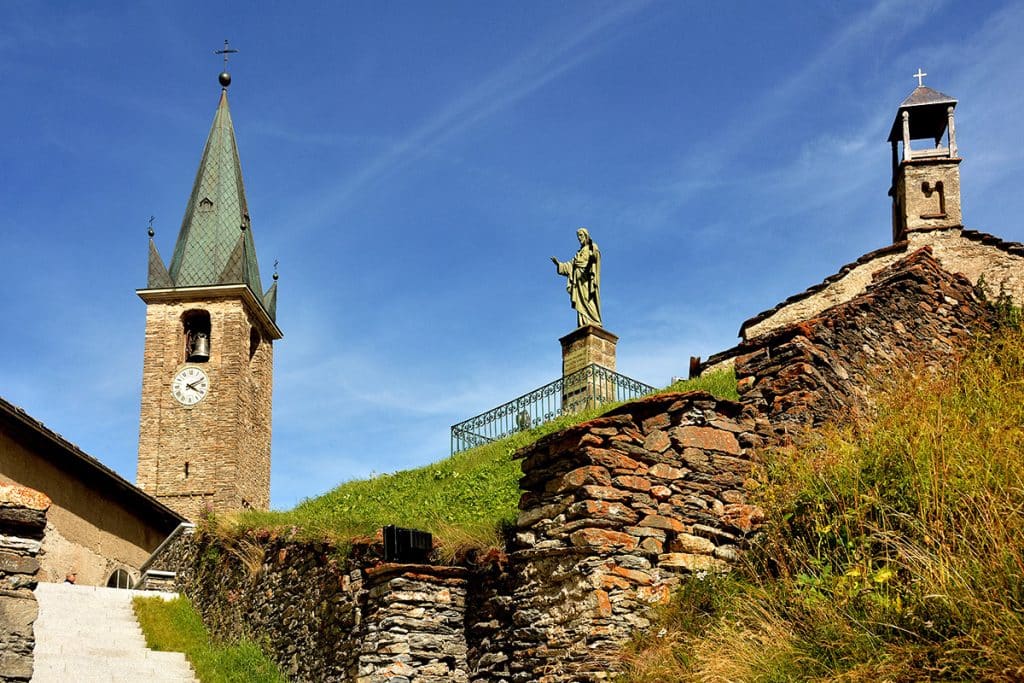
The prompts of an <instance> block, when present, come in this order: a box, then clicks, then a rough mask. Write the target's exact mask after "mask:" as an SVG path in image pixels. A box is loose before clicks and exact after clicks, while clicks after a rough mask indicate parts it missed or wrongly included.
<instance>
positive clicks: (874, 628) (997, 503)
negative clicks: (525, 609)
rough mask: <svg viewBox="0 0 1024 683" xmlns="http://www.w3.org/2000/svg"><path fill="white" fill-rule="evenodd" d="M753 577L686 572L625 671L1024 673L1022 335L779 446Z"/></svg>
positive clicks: (661, 678) (660, 678) (986, 346)
mask: <svg viewBox="0 0 1024 683" xmlns="http://www.w3.org/2000/svg"><path fill="white" fill-rule="evenodd" d="M760 481H761V486H760V487H759V489H758V491H757V492H756V495H757V497H758V498H759V499H760V503H761V504H762V505H763V506H764V507H765V509H766V512H767V513H768V517H769V520H770V522H769V524H768V528H767V532H766V534H765V536H764V538H763V541H762V543H761V544H760V547H759V548H758V549H757V551H756V552H754V553H753V555H752V557H751V558H750V564H749V566H748V567H746V568H745V569H744V570H743V571H741V572H737V573H734V574H733V575H732V576H729V577H724V578H722V577H718V578H716V577H708V578H706V579H705V580H702V581H690V582H688V584H687V585H686V586H685V588H684V589H683V591H681V592H680V593H679V594H678V595H677V596H676V597H675V601H674V603H673V604H672V606H671V607H670V608H667V609H664V610H662V611H661V612H660V613H659V615H658V619H659V620H660V623H658V624H657V625H656V626H655V627H654V629H653V637H651V635H647V636H645V637H644V638H643V639H642V640H639V641H638V643H637V644H636V645H635V646H633V647H632V648H631V649H630V650H629V652H628V653H627V655H626V656H627V657H628V658H629V659H630V660H631V661H632V663H633V664H632V666H633V669H632V672H631V674H630V675H629V676H628V677H627V680H630V681H635V682H654V681H657V682H659V683H667V682H669V681H693V680H697V681H804V680H821V681H873V682H874V681H878V682H881V681H894V682H895V681H919V680H955V681H968V680H969V681H985V680H989V681H997V680H999V681H1024V340H1022V335H1021V333H1020V331H1019V330H1013V331H1006V332H1004V333H1001V334H1000V335H999V336H998V337H997V338H995V339H992V340H988V341H986V342H984V343H983V344H982V345H981V346H980V348H978V349H977V350H976V351H975V352H973V353H972V354H971V355H970V356H969V357H968V358H967V359H966V360H964V361H963V362H961V363H960V364H958V365H956V366H955V367H951V368H947V372H946V373H943V374H942V375H941V376H940V375H937V374H936V373H932V372H929V371H927V370H924V369H921V368H918V369H917V372H916V374H915V373H914V372H911V371H908V372H907V374H906V375H905V376H904V377H903V378H902V381H901V382H900V383H899V385H898V386H895V387H894V388H893V389H892V390H891V391H890V392H889V393H888V394H887V395H886V396H884V397H883V398H882V400H881V401H880V403H879V406H878V414H877V416H876V417H875V419H873V420H872V421H870V422H864V423H861V424H856V425H851V426H847V427H845V428H842V429H840V428H834V429H830V430H826V431H825V432H823V433H822V434H820V437H819V438H818V440H817V441H816V442H815V443H813V444H811V445H810V446H808V447H806V448H803V449H802V450H801V451H799V452H779V453H775V454H772V455H771V456H769V458H768V460H767V462H766V463H765V466H764V468H763V471H762V472H761V475H760Z"/></svg>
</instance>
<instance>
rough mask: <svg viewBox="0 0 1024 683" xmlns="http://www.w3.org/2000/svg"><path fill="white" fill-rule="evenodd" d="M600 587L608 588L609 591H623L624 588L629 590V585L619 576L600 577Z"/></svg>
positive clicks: (607, 575)
mask: <svg viewBox="0 0 1024 683" xmlns="http://www.w3.org/2000/svg"><path fill="white" fill-rule="evenodd" d="M601 587H602V588H608V589H611V590H615V589H619V590H623V589H625V588H629V587H630V583H629V581H626V580H625V579H624V578H622V577H621V576H612V575H611V574H604V575H602V576H601Z"/></svg>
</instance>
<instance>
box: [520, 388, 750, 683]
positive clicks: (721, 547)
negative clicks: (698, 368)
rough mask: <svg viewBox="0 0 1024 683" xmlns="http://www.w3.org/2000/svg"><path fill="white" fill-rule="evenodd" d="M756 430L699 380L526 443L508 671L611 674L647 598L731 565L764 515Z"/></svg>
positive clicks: (588, 676)
mask: <svg viewBox="0 0 1024 683" xmlns="http://www.w3.org/2000/svg"><path fill="white" fill-rule="evenodd" d="M757 442H758V437H757V436H756V435H755V434H754V422H753V421H752V420H751V419H749V418H748V417H747V416H745V415H744V414H743V407H742V406H741V405H740V404H738V403H733V402H731V401H722V400H717V399H715V398H714V397H712V396H711V395H710V394H706V393H702V392H697V393H689V394H665V395H660V396H654V397H650V398H647V399H642V400H640V401H636V402H633V403H630V404H627V405H625V406H622V407H621V408H619V409H617V410H614V411H612V412H611V413H610V414H608V415H606V416H604V417H601V418H598V419H596V420H592V421H590V422H586V423H583V424H581V425H577V426H575V427H571V428H569V429H567V430H565V431H563V432H560V433H558V434H553V435H551V436H549V437H546V438H544V439H542V440H540V441H538V442H537V443H536V444H533V445H532V446H530V447H528V448H526V449H525V450H524V451H522V452H521V453H520V454H519V457H521V458H522V459H523V465H522V467H523V478H522V479H521V480H520V487H521V488H522V489H523V496H522V499H521V501H520V510H521V511H520V514H519V519H518V523H517V527H518V530H517V533H516V536H515V542H514V546H513V547H514V550H513V552H512V553H511V554H510V558H509V559H510V561H511V564H512V567H513V570H512V575H513V576H514V577H516V581H515V585H514V589H513V593H512V605H514V611H513V614H512V627H511V639H510V640H511V643H510V645H511V653H510V657H509V659H510V662H511V664H510V667H509V673H510V674H511V678H510V680H511V681H523V682H525V681H538V680H539V681H545V682H548V681H550V682H555V681H589V680H603V679H605V678H607V677H608V676H610V675H611V674H612V673H614V672H615V671H616V669H617V668H618V666H619V661H618V657H617V654H618V651H619V649H620V647H621V646H622V644H623V643H624V642H625V641H626V640H628V638H629V637H630V635H631V634H632V633H634V632H635V631H636V630H637V629H642V628H646V627H647V626H648V625H649V624H648V621H647V618H646V617H645V616H644V613H645V611H646V608H647V607H649V606H651V605H653V604H658V603H664V602H666V601H668V599H669V597H670V593H671V589H672V588H673V587H674V586H675V585H676V584H677V583H678V582H679V581H680V580H681V578H682V577H685V576H688V575H698V576H699V575H701V574H703V573H706V572H716V571H725V570H727V569H728V566H729V562H730V561H732V560H734V559H735V558H736V556H737V553H738V552H740V550H741V549H742V548H743V547H744V545H745V544H746V542H747V539H748V538H749V536H750V535H751V534H752V533H753V532H754V531H755V530H756V529H757V526H758V523H759V522H760V520H761V516H762V515H761V513H760V511H759V510H758V509H757V508H755V507H752V506H750V505H748V504H747V499H746V488H745V482H746V481H747V478H748V475H749V474H750V471H751V466H752V465H751V461H750V458H749V450H748V449H749V448H751V447H752V446H754V445H755V444H756V443H757ZM538 672H543V675H540V674H539V673H538Z"/></svg>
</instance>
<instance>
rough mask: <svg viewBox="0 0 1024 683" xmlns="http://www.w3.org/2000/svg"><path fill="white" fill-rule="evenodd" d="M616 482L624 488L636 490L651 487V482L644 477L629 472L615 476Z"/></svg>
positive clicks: (644, 489)
mask: <svg viewBox="0 0 1024 683" xmlns="http://www.w3.org/2000/svg"><path fill="white" fill-rule="evenodd" d="M615 483H616V484H617V485H618V486H621V487H622V488H624V489H632V490H634V491H646V490H648V489H649V488H651V482H650V481H649V480H648V479H646V478H644V477H634V476H632V475H629V474H623V475H622V476H619V477H615Z"/></svg>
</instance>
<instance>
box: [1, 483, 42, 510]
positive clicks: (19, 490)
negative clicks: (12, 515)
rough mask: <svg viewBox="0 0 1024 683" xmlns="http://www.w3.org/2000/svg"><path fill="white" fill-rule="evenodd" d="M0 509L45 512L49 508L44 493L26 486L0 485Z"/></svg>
mask: <svg viewBox="0 0 1024 683" xmlns="http://www.w3.org/2000/svg"><path fill="white" fill-rule="evenodd" d="M0 507H22V508H28V509H29V510H42V511H45V510H48V509H49V508H50V498H49V496H47V495H46V494H45V493H42V492H41V491H36V490H35V489H30V488H29V487H27V486H21V485H19V484H5V483H0Z"/></svg>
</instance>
